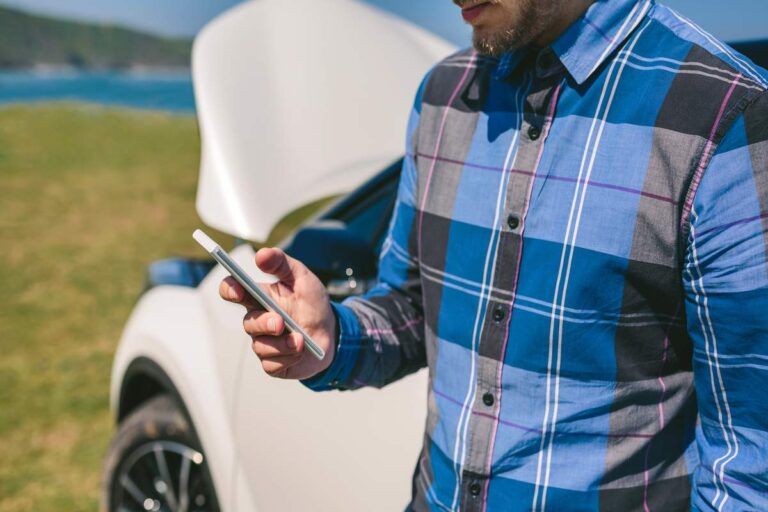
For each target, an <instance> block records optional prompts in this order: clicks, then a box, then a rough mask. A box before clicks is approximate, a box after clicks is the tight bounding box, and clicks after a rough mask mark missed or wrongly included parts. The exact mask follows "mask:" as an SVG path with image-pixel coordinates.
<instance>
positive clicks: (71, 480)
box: [0, 104, 308, 512]
mask: <svg viewBox="0 0 768 512" xmlns="http://www.w3.org/2000/svg"><path fill="white" fill-rule="evenodd" d="M198 154H199V141H198V131H197V124H196V121H195V119H194V118H193V117H191V116H173V115H166V114H159V113H147V112H136V111H128V110H121V109H111V108H102V107H91V106H81V105H66V104H61V105H59V104H57V105H43V106H14V107H8V108H2V109H0V244H2V250H1V251H0V454H1V456H0V512H9V511H20V510H25V511H27V510H34V511H49V510H50V511H78V510H95V509H97V506H98V492H99V491H98V490H99V477H100V472H101V465H102V459H103V455H104V453H105V450H106V447H107V445H108V442H109V439H110V437H111V435H112V433H113V428H114V427H113V425H112V422H111V417H110V413H109V410H108V408H109V404H108V391H109V375H110V366H111V359H112V355H113V353H114V349H115V346H116V344H117V341H118V339H119V336H120V332H121V329H122V326H123V324H124V322H125V320H126V319H127V317H128V315H129V313H130V311H131V308H132V307H133V305H134V303H135V301H136V299H137V297H138V295H139V293H140V291H141V289H142V285H143V278H144V268H145V266H146V264H147V263H149V262H150V261H152V260H154V259H158V258H162V257H168V256H173V255H194V256H202V253H201V251H200V250H198V248H197V247H196V245H195V244H194V243H193V241H192V240H191V238H190V234H191V232H192V231H193V229H194V228H195V227H198V226H199V225H200V224H201V223H200V221H199V219H198V217H197V215H196V213H195V209H194V196H195V190H196V182H197V171H198ZM307 213H308V212H307V211H306V210H304V211H302V212H301V213H299V214H297V215H295V216H293V217H292V218H290V219H288V220H287V222H285V223H283V225H282V227H281V229H280V233H278V234H275V236H273V237H272V238H277V237H279V236H280V235H281V234H283V233H285V232H286V230H287V229H289V228H290V226H291V225H295V223H296V222H297V221H298V220H299V218H300V217H303V216H304V215H306V214H307ZM217 236H218V238H221V239H222V240H224V241H225V242H226V243H230V242H231V240H232V239H231V237H230V238H228V237H224V236H223V235H220V234H217Z"/></svg>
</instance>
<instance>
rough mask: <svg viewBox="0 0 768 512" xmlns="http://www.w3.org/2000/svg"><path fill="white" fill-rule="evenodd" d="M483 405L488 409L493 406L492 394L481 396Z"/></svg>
mask: <svg viewBox="0 0 768 512" xmlns="http://www.w3.org/2000/svg"><path fill="white" fill-rule="evenodd" d="M483 403H484V404H485V405H487V406H488V407H490V406H492V405H493V393H486V394H484V395H483Z"/></svg>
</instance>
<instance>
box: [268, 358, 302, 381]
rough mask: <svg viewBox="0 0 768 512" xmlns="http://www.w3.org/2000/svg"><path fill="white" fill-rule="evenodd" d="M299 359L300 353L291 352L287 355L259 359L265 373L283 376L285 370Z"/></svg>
mask: <svg viewBox="0 0 768 512" xmlns="http://www.w3.org/2000/svg"><path fill="white" fill-rule="evenodd" d="M299 361H301V354H291V355H289V356H279V357H272V358H269V359H262V360H261V367H262V368H264V371H265V372H267V374H269V375H272V376H273V377H283V376H285V373H286V370H288V368H290V367H291V366H294V365H295V364H296V363H298V362H299Z"/></svg>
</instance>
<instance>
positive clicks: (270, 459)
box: [235, 349, 427, 512]
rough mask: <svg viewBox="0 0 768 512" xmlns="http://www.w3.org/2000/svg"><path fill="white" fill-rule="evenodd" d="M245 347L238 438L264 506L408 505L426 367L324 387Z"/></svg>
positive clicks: (251, 484)
mask: <svg viewBox="0 0 768 512" xmlns="http://www.w3.org/2000/svg"><path fill="white" fill-rule="evenodd" d="M244 352H247V353H244V354H243V358H244V364H243V369H242V375H241V377H240V381H239V385H238V391H237V393H238V400H237V403H238V412H237V415H236V416H235V425H236V427H235V444H236V445H237V447H238V457H239V464H240V466H241V467H242V468H243V473H244V474H245V476H246V481H245V485H247V486H248V489H247V490H246V491H247V492H249V493H252V494H253V495H254V499H255V503H256V504H257V505H258V509H259V510H296V511H303V510H313V511H317V512H320V511H329V512H330V511H339V510H366V511H371V512H375V511H391V510H403V509H404V508H405V506H406V505H407V504H408V502H409V499H410V495H411V476H412V474H413V470H414V468H415V464H416V461H417V459H418V454H419V450H420V448H421V444H422V438H423V433H424V422H425V419H426V410H427V373H426V371H422V372H420V373H417V374H416V375H412V376H409V377H407V378H405V379H402V380H400V381H398V382H397V383H395V384H392V385H390V386H388V387H386V388H384V389H381V390H378V389H372V388H367V389H361V390H357V391H354V392H340V391H331V392H324V393H316V392H313V391H311V390H309V389H308V388H305V387H304V386H301V385H300V384H298V383H296V382H295V381H286V380H280V379H274V378H271V377H269V376H267V375H266V374H265V373H264V371H263V370H262V368H261V364H260V363H259V360H258V359H257V358H256V357H255V356H254V355H253V353H251V352H250V349H248V350H246V351H244ZM240 491H241V489H238V490H237V492H240Z"/></svg>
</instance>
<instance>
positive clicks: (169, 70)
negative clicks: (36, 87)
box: [0, 63, 192, 78]
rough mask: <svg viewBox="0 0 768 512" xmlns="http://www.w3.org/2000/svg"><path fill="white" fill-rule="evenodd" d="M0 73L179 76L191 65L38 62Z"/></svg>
mask: <svg viewBox="0 0 768 512" xmlns="http://www.w3.org/2000/svg"><path fill="white" fill-rule="evenodd" d="M0 74H4V75H14V74H18V75H31V76H35V77H38V76H39V77H41V78H43V77H46V76H83V75H103V74H114V75H127V76H162V75H168V76H177V75H187V76H189V75H191V74H192V68H191V67H190V66H154V65H144V64H135V65H131V66H126V67H78V66H71V65H69V64H49V63H37V64H34V65H31V66H14V67H0Z"/></svg>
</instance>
